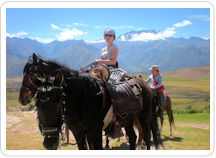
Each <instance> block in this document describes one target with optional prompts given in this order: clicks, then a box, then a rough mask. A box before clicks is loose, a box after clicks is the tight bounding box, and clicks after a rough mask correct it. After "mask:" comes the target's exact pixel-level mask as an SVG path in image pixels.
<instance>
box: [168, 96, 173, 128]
mask: <svg viewBox="0 0 216 158" xmlns="http://www.w3.org/2000/svg"><path fill="white" fill-rule="evenodd" d="M166 98H167V101H168V107H169V113H170V123H171V126H173V127H175V124H174V117H173V111H172V102H171V99H170V97H169V96H168V95H167V94H166Z"/></svg>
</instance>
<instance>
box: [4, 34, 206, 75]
mask: <svg viewBox="0 0 216 158" xmlns="http://www.w3.org/2000/svg"><path fill="white" fill-rule="evenodd" d="M143 32H146V33H157V32H158V31H156V30H140V31H131V32H128V33H126V34H124V35H121V36H118V37H117V38H116V40H115V42H114V43H115V44H116V45H117V47H118V49H119V55H118V62H119V67H122V68H124V69H126V70H127V71H128V73H133V74H135V73H149V70H148V68H149V67H150V66H151V65H154V64H157V65H159V66H160V70H161V71H162V72H164V71H168V70H176V69H180V68H187V67H199V66H202V65H205V64H206V63H209V62H210V40H205V39H202V38H200V37H191V38H189V39H185V38H166V39H163V40H152V41H130V38H131V37H132V35H133V34H141V33H143ZM123 36H124V40H121V39H122V37H123ZM105 46H106V43H105V42H94V43H89V42H86V41H84V40H68V41H53V42H51V43H47V44H44V43H40V42H38V41H36V40H32V39H29V38H25V39H21V38H15V37H14V38H9V37H7V39H6V64H7V65H6V66H7V78H12V77H17V76H21V75H22V72H23V67H24V65H25V63H26V61H27V60H28V58H29V56H31V55H32V53H33V52H35V53H37V54H38V55H40V56H41V57H43V58H45V59H48V60H56V61H58V62H60V63H62V64H64V65H66V66H68V67H70V68H72V69H80V67H83V66H85V65H87V64H89V63H91V62H93V61H94V60H95V59H98V58H100V51H101V49H102V48H103V47H105Z"/></svg>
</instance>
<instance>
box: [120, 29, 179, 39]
mask: <svg viewBox="0 0 216 158" xmlns="http://www.w3.org/2000/svg"><path fill="white" fill-rule="evenodd" d="M174 30H175V28H167V29H166V30H165V31H163V32H158V33H153V32H142V33H139V34H138V33H135V34H132V35H131V38H130V39H129V41H144V42H147V41H154V40H165V39H166V38H169V37H171V36H173V35H174V34H175V33H176V32H175V31H174ZM120 40H121V41H126V38H125V36H124V35H123V36H121V37H120Z"/></svg>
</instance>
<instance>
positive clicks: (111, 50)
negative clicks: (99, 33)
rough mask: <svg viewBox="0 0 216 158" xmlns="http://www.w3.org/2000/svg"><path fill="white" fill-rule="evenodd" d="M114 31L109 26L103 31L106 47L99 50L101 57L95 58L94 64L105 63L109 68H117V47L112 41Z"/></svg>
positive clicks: (114, 36)
mask: <svg viewBox="0 0 216 158" xmlns="http://www.w3.org/2000/svg"><path fill="white" fill-rule="evenodd" d="M115 38H116V35H115V31H114V30H113V29H111V28H107V29H105V31H104V39H105V41H106V47H104V48H103V49H102V51H101V59H98V60H95V61H94V64H95V65H97V64H105V65H107V66H108V67H109V68H118V62H117V57H118V48H117V46H116V45H115V44H113V41H114V40H115Z"/></svg>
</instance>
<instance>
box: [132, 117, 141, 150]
mask: <svg viewBox="0 0 216 158" xmlns="http://www.w3.org/2000/svg"><path fill="white" fill-rule="evenodd" d="M134 124H135V126H136V127H137V129H138V132H139V137H138V142H137V149H138V150H141V149H143V146H142V140H143V129H142V127H141V124H140V122H139V120H138V119H135V120H134Z"/></svg>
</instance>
